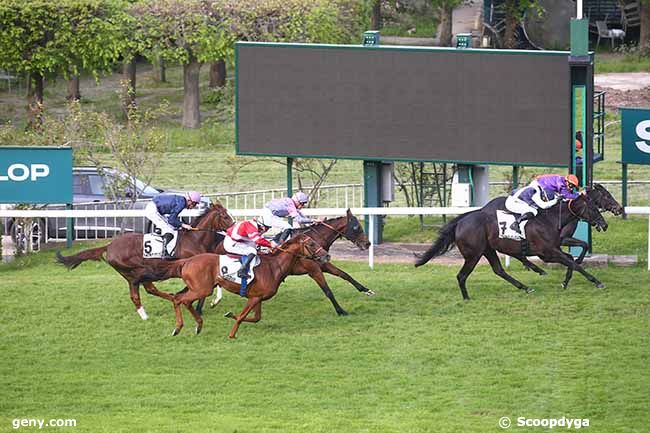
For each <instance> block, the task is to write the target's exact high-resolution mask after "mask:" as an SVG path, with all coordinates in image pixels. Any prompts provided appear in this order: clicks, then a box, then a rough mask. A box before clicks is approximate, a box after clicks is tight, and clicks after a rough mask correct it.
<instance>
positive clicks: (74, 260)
mask: <svg viewBox="0 0 650 433" xmlns="http://www.w3.org/2000/svg"><path fill="white" fill-rule="evenodd" d="M233 223H234V221H233V219H232V217H231V216H230V215H229V214H228V211H227V210H226V208H224V207H223V206H221V205H220V204H212V205H211V206H210V208H208V210H207V211H206V212H205V213H204V214H203V215H201V216H200V217H198V218H197V219H196V221H194V223H193V225H192V226H193V227H194V228H195V230H192V231H181V232H180V233H179V237H178V241H177V242H176V257H177V258H179V259H183V258H187V257H192V256H195V255H197V254H201V253H206V252H211V251H214V249H215V248H216V247H217V245H219V244H220V243H221V241H222V240H223V235H221V234H219V233H218V232H219V231H221V230H225V229H227V228H228V227H230V226H231V225H232V224H233ZM142 237H143V235H142V234H140V233H126V234H123V235H121V236H119V237H118V238H116V239H115V240H113V241H112V242H111V243H110V244H108V245H105V246H103V247H99V248H92V249H88V250H84V251H81V252H80V253H77V254H75V255H73V256H67V257H64V256H62V255H61V253H60V252H57V253H56V257H57V261H58V262H59V263H61V264H63V265H65V266H66V267H67V268H68V269H74V268H76V267H77V266H79V265H80V264H81V263H82V262H85V261H86V260H102V259H103V260H106V262H107V263H108V264H109V265H111V266H112V267H113V269H115V270H116V271H117V272H119V274H120V275H122V276H123V277H124V279H126V281H127V282H128V283H129V291H130V295H131V301H133V304H134V305H135V309H136V311H137V312H138V314H139V315H140V317H142V320H147V317H148V316H147V313H146V311H145V310H144V307H143V306H142V303H141V302H140V283H139V282H138V281H140V280H141V279H142V276H143V275H145V274H151V272H152V271H153V270H155V269H156V268H158V267H159V266H160V265H161V264H163V263H165V262H164V261H163V260H160V259H145V258H143V257H142ZM104 254H105V255H106V257H105V258H104ZM153 281H157V280H149V281H147V282H146V283H144V284H143V285H144V288H145V290H146V291H147V292H149V293H151V294H152V295H155V296H159V297H161V298H164V299H168V300H171V299H172V295H171V294H169V293H164V292H161V291H160V290H158V289H157V288H156V286H154V285H153V283H152V282H153Z"/></svg>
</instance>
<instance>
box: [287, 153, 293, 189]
mask: <svg viewBox="0 0 650 433" xmlns="http://www.w3.org/2000/svg"><path fill="white" fill-rule="evenodd" d="M292 168H293V158H287V196H288V197H291V196H292V195H293V170H292Z"/></svg>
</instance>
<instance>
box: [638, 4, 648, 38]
mask: <svg viewBox="0 0 650 433" xmlns="http://www.w3.org/2000/svg"><path fill="white" fill-rule="evenodd" d="M639 18H640V19H641V28H640V34H639V48H645V49H646V50H650V1H648V0H641V1H640V2H639Z"/></svg>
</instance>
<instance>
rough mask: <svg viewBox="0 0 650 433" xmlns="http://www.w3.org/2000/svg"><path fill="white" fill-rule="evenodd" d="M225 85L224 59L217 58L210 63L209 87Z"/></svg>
mask: <svg viewBox="0 0 650 433" xmlns="http://www.w3.org/2000/svg"><path fill="white" fill-rule="evenodd" d="M225 85H226V61H225V60H224V59H219V60H217V61H216V62H213V63H210V84H208V86H209V87H210V88H211V89H214V88H216V87H223V86H225Z"/></svg>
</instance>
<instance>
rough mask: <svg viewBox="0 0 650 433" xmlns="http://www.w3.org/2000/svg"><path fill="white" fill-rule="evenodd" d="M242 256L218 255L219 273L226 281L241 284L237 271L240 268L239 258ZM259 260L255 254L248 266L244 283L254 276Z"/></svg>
mask: <svg viewBox="0 0 650 433" xmlns="http://www.w3.org/2000/svg"><path fill="white" fill-rule="evenodd" d="M244 257H245V256H244ZM244 257H240V256H232V255H225V256H219V273H220V274H221V276H222V277H223V278H224V279H226V280H228V281H232V282H233V283H237V284H240V285H241V283H242V281H241V278H239V277H238V276H237V271H239V269H240V268H241V261H240V260H241V259H242V258H244ZM260 262H261V260H260V256H255V258H254V259H253V261H252V262H251V265H250V267H249V268H248V275H249V277H248V278H247V279H246V285H249V284H250V283H251V282H252V281H253V279H254V278H255V267H256V266H257V265H259V264H260Z"/></svg>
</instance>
